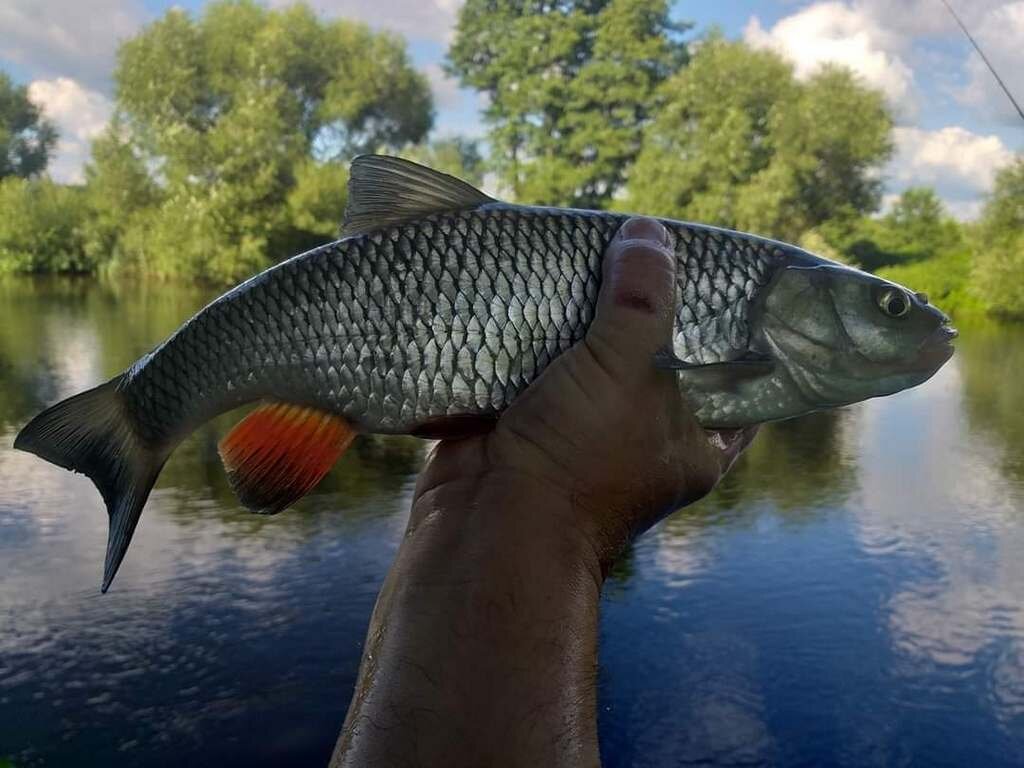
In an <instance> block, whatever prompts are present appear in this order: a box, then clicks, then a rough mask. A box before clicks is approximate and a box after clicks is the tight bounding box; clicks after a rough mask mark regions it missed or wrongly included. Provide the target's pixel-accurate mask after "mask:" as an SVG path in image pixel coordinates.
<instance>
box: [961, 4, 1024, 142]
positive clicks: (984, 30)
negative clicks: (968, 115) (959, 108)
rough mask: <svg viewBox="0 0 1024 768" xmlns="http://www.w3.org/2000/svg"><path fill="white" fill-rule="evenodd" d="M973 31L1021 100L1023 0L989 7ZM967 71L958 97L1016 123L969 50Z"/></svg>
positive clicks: (1023, 85) (1005, 101) (1023, 84)
mask: <svg viewBox="0 0 1024 768" xmlns="http://www.w3.org/2000/svg"><path fill="white" fill-rule="evenodd" d="M973 34H974V37H975V39H977V41H978V44H979V45H980V46H981V49H982V50H983V51H985V54H986V55H987V56H988V58H989V59H990V60H991V61H992V65H993V66H994V67H995V70H996V72H998V73H999V76H1000V77H1002V78H1003V80H1004V82H1005V83H1006V85H1007V87H1008V88H1009V89H1010V92H1011V93H1013V94H1014V96H1015V97H1016V99H1017V101H1018V103H1024V0H1018V1H1017V2H1012V3H1005V4H1002V5H1000V6H999V7H996V8H992V9H990V10H989V11H988V12H987V13H985V14H984V15H983V16H982V17H981V18H980V20H979V22H978V24H977V27H976V28H975V29H974V30H973ZM967 72H968V76H969V81H968V84H967V86H966V87H965V88H964V89H963V90H962V91H961V92H960V93H959V96H960V100H961V101H962V102H963V103H964V104H968V105H972V106H981V107H984V108H986V110H987V111H989V113H990V114H991V115H992V116H993V117H996V118H997V119H1003V120H1008V121H1011V122H1013V123H1014V124H1015V125H1017V126H1018V127H1019V126H1020V116H1019V115H1018V114H1017V112H1016V110H1015V109H1014V108H1013V105H1012V104H1010V101H1009V99H1007V98H1006V94H1005V93H1003V91H1002V89H1001V88H1000V87H999V85H998V84H997V83H996V80H995V78H994V77H992V73H991V72H989V71H988V67H986V66H985V63H984V62H983V61H982V59H981V57H980V56H979V55H978V54H977V53H976V52H974V51H973V50H972V51H971V53H970V55H969V57H968V60H967Z"/></svg>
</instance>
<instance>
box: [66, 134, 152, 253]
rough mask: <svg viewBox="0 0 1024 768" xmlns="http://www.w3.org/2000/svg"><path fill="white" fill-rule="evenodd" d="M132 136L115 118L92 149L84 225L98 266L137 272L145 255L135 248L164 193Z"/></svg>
mask: <svg viewBox="0 0 1024 768" xmlns="http://www.w3.org/2000/svg"><path fill="white" fill-rule="evenodd" d="M127 134H128V132H127V129H126V127H125V126H124V124H123V123H122V121H121V120H120V119H119V118H117V117H115V119H114V120H113V122H112V123H111V124H110V125H109V126H108V127H107V129H106V130H105V131H104V132H103V134H101V135H100V136H99V137H97V138H96V139H95V140H94V141H93V143H92V157H91V159H90V160H89V162H88V163H87V164H86V166H85V200H86V204H87V206H88V211H89V216H88V218H87V219H86V221H85V223H84V225H83V238H84V245H83V247H84V249H85V252H86V253H87V254H88V256H89V259H90V261H92V262H93V263H95V264H103V263H107V262H109V263H112V264H113V265H115V266H117V267H119V268H133V269H137V268H138V267H139V263H140V261H141V257H142V255H141V254H138V253H136V252H134V251H133V248H132V242H133V240H138V239H139V238H138V236H137V235H138V230H141V229H142V228H144V226H145V224H144V221H143V220H144V219H145V217H147V216H152V215H153V214H154V213H155V211H156V209H157V207H158V206H159V205H160V203H161V202H162V200H163V190H162V189H161V188H160V186H159V185H158V184H157V183H156V182H155V181H154V179H153V178H152V177H151V175H150V173H149V170H148V169H147V168H146V164H145V163H144V162H143V159H142V157H141V153H140V152H139V150H138V149H137V148H136V147H135V146H133V145H132V143H131V141H130V139H129V138H128V135H127Z"/></svg>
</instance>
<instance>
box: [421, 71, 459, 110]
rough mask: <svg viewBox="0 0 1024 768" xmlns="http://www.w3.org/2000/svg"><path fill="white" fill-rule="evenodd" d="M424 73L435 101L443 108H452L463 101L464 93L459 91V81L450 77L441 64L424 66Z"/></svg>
mask: <svg viewBox="0 0 1024 768" xmlns="http://www.w3.org/2000/svg"><path fill="white" fill-rule="evenodd" d="M423 73H424V74H425V75H426V76H427V80H428V81H429V82H430V90H431V91H433V93H434V102H435V103H436V104H437V106H439V107H440V108H441V109H451V108H453V107H457V106H459V103H460V102H461V101H462V94H461V93H460V91H459V81H458V80H457V79H455V78H454V77H450V76H449V75H448V73H447V72H445V71H444V69H443V68H442V67H441V65H440V64H428V65H427V66H425V67H423Z"/></svg>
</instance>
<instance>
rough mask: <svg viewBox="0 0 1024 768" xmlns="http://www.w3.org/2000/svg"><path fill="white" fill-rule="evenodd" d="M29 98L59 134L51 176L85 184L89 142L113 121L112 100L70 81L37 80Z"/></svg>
mask: <svg viewBox="0 0 1024 768" xmlns="http://www.w3.org/2000/svg"><path fill="white" fill-rule="evenodd" d="M28 95H29V98H30V99H31V100H32V101H33V102H34V103H36V104H38V105H39V106H40V107H41V108H42V110H43V113H44V114H45V115H46V116H47V117H48V118H50V120H52V121H53V122H54V123H55V124H56V126H57V130H58V131H59V132H60V139H59V141H58V143H57V152H56V155H55V157H54V159H53V160H52V161H51V163H50V168H49V172H50V176H51V177H52V178H53V179H55V180H56V181H60V182H65V183H76V182H80V181H82V167H83V166H84V164H85V161H86V159H88V157H89V145H90V142H91V141H92V139H94V138H95V137H96V136H98V135H99V134H100V133H101V132H102V131H103V129H104V128H105V127H106V125H107V122H108V121H109V120H110V113H111V111H112V105H111V103H110V100H109V99H108V98H107V97H106V96H104V95H103V94H102V93H99V92H97V91H93V90H90V89H88V88H85V87H83V86H82V85H81V84H80V83H78V82H77V81H75V80H72V79H70V78H67V77H58V78H56V79H54V80H35V81H33V82H32V83H31V84H30V85H29V87H28Z"/></svg>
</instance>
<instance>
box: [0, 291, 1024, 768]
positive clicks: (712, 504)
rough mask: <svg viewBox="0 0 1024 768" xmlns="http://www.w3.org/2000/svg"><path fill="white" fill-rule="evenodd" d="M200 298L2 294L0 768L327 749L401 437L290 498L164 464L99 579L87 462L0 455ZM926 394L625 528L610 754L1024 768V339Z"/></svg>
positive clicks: (610, 654)
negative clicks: (647, 529) (644, 530)
mask: <svg viewBox="0 0 1024 768" xmlns="http://www.w3.org/2000/svg"><path fill="white" fill-rule="evenodd" d="M210 297H211V295H210V294H209V293H207V292H203V291H201V290H198V289H186V288H182V287H174V286H167V285H159V284H156V285H152V284H151V285H146V284H117V285H100V284H97V283H95V282H87V281H57V280H45V281H16V282H6V283H0V568H2V570H0V574H2V576H0V761H2V760H3V758H7V759H8V760H10V761H11V762H12V763H13V765H15V766H19V768H20V767H22V766H64V765H75V766H92V765H96V766H99V765H103V766H107V765H119V766H120V765H126V766H132V765H140V766H141V765H145V766H163V765H168V766H170V765H175V766H178V765H182V764H190V765H217V766H246V767H247V768H251V767H254V766H276V765H281V764H323V763H325V762H326V760H327V757H328V755H329V754H330V751H331V748H332V746H333V742H334V739H335V736H336V734H337V729H338V727H339V725H340V723H341V721H342V719H343V717H344V712H345V708H346V706H347V703H348V698H349V696H350V694H351V690H352V685H353V682H354V680H355V674H356V670H357V665H358V660H359V653H360V648H361V645H362V641H363V634H364V632H365V628H366V622H367V620H368V617H369V613H370V610H371V608H372V605H373V600H374V598H375V595H376V591H377V589H378V587H379V585H380V583H381V580H382V579H383V576H384V573H385V572H386V570H387V567H388V565H389V563H390V561H391V558H392V556H393V554H394V552H395V549H396V546H397V541H398V537H399V536H400V535H401V531H402V529H403V526H404V523H405V516H406V513H407V508H408V503H409V497H410V493H411V489H412V484H413V482H414V480H415V473H416V471H417V468H418V467H419V464H420V461H421V459H422V453H421V451H422V445H421V444H420V443H419V442H417V441H415V440H412V439H405V438H388V439H369V440H360V441H358V442H357V443H356V444H355V446H354V448H353V449H352V450H351V451H350V453H349V454H347V455H346V457H345V458H344V460H343V461H342V462H341V463H340V464H339V466H338V467H337V468H336V469H335V471H334V472H332V474H331V475H330V476H329V477H328V478H327V479H326V480H325V482H324V483H323V484H322V485H321V486H320V487H319V489H318V490H317V492H316V493H314V494H313V495H311V496H310V497H309V498H307V499H305V500H304V501H303V502H302V503H301V504H300V505H299V506H298V508H297V509H295V510H292V511H289V512H286V513H284V514H282V515H279V516H277V517H273V518H263V517H257V516H254V515H251V514H249V513H248V512H246V511H245V510H244V509H242V508H241V507H240V506H239V505H238V504H237V502H236V501H235V500H234V498H233V497H232V496H231V493H230V490H229V489H228V487H227V483H226V480H225V478H224V475H223V472H222V471H221V469H220V466H219V462H218V460H217V453H216V442H217V439H218V437H219V436H220V435H222V434H223V433H224V431H225V430H226V429H227V428H229V427H230V424H231V423H232V421H233V419H232V418H231V417H226V418H223V419H220V420H218V421H217V422H216V423H213V424H211V425H209V426H207V427H205V428H203V429H201V430H200V431H199V432H198V433H197V434H195V435H194V436H193V437H192V438H191V439H189V440H188V441H186V442H185V443H184V444H183V445H182V446H181V447H180V448H179V449H178V451H177V452H176V453H175V454H174V456H173V458H172V459H171V461H170V462H169V463H168V465H167V467H166V468H165V470H164V473H163V475H162V476H161V480H160V482H159V483H158V485H157V489H156V491H155V492H154V494H153V496H152V497H151V499H150V502H149V505H148V506H147V509H146V512H145V514H144V515H143V518H142V522H141V524H140V526H139V529H138V531H137V533H136V536H135V539H134V542H133V544H132V547H131V550H130V551H129V554H128V556H127V558H126V560H125V562H124V565H123V566H122V568H121V571H120V573H119V575H118V578H117V580H116V581H115V583H114V585H113V587H112V588H111V591H110V592H109V593H108V594H107V595H104V596H101V595H100V594H99V581H100V576H101V571H102V564H103V552H104V547H105V541H106V514H105V512H104V509H103V505H102V502H101V500H100V498H99V494H98V493H96V491H95V490H94V489H93V487H92V485H91V483H90V482H89V481H88V480H87V479H85V478H83V477H82V476H80V475H73V474H71V473H69V472H65V471H62V470H59V469H57V468H55V467H53V466H51V465H49V464H46V463H45V462H43V461H41V460H39V459H37V458H35V457H33V456H30V455H27V454H22V453H16V452H14V451H12V450H10V448H9V446H10V445H11V443H12V441H13V439H14V435H15V434H16V432H17V430H18V428H19V427H20V426H21V425H22V424H23V423H24V422H25V421H27V420H28V418H30V417H31V416H32V415H33V414H34V413H35V412H36V411H37V410H39V409H40V408H42V407H44V406H45V405H48V404H50V403H51V402H53V401H55V400H57V399H60V398H62V397H66V396H68V395H70V394H73V393H75V392H77V391H80V390H82V389H85V388H87V387H90V386H93V385H95V384H97V383H99V382H101V381H103V380H105V379H107V378H108V377H110V376H112V375H114V374H115V373H117V372H119V371H120V370H122V369H123V368H124V367H125V366H126V365H127V364H129V363H130V362H132V361H133V360H134V359H135V358H136V357H138V356H139V355H140V354H142V353H144V352H146V351H147V350H148V349H149V348H151V347H152V345H153V344H155V343H156V342H158V341H159V340H160V339H162V338H163V337H164V336H165V335H166V334H167V333H168V332H169V331H171V330H172V329H173V328H174V327H176V326H177V325H178V324H179V322H180V321H181V320H182V319H183V318H185V317H187V316H188V315H189V314H190V313H191V312H193V311H194V310H195V309H197V308H198V307H200V306H201V305H202V304H203V303H204V302H205V301H206V300H208V299H209V298H210ZM961 328H962V331H963V335H962V339H961V341H960V342H959V343H958V345H959V351H958V354H957V356H956V357H955V358H954V360H953V362H952V363H951V364H950V365H948V366H947V367H946V368H945V369H944V370H943V371H942V372H941V373H940V374H939V375H938V376H937V377H936V378H935V379H933V380H932V381H931V382H929V383H928V384H926V385H925V386H923V387H921V388H919V389H917V390H914V391H911V392H907V393H903V394H901V395H898V396H895V397H891V398H886V399H884V400H876V401H872V402H870V403H866V404H862V405H860V406H856V407H852V408H848V409H845V410H843V411H840V412H835V413H831V414H824V415H818V416H814V417H807V418H803V419H799V420H796V421H793V422H787V423H785V424H779V425H774V426H771V427H769V428H766V429H765V430H764V431H763V433H762V435H761V436H760V437H759V438H758V441H757V443H755V445H754V447H753V448H752V449H751V451H750V452H749V453H748V454H747V455H746V456H745V457H744V459H742V461H741V463H740V464H739V465H738V466H737V467H736V469H735V471H734V472H733V474H732V475H731V476H730V477H729V478H727V480H726V481H725V482H724V483H723V485H722V486H721V487H720V488H719V490H718V491H716V492H715V493H714V494H713V495H712V496H711V497H709V498H708V499H706V500H704V501H703V502H701V503H700V504H697V505H695V506H693V507H691V508H689V509H686V510H683V511H681V512H679V513H677V514H676V515H674V516H673V517H671V518H670V519H668V520H667V521H665V522H664V523H663V524H662V525H660V526H659V527H658V528H657V529H655V530H654V531H652V532H651V533H649V534H648V535H647V536H645V537H644V538H642V539H641V540H640V541H639V542H638V543H637V544H636V546H635V547H634V548H633V550H632V551H631V552H629V553H628V554H627V556H626V557H624V558H623V560H622V561H621V562H620V563H619V565H618V566H617V568H616V571H615V574H614V577H613V579H612V580H611V581H610V582H609V584H608V587H607V589H606V594H605V597H604V601H603V605H602V622H601V651H600V708H601V710H600V711H601V714H600V729H601V742H602V744H601V746H602V753H603V755H604V759H605V763H606V765H607V766H609V767H610V768H612V767H617V766H639V767H643V766H651V767H653V766H680V765H705V766H706V765H722V766H725V765H786V766H789V765H844V766H865V765H929V766H938V765H983V766H993V767H998V766H1018V765H1024V328H1021V327H1000V326H997V325H993V324H964V323H961Z"/></svg>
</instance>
